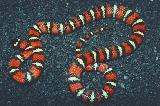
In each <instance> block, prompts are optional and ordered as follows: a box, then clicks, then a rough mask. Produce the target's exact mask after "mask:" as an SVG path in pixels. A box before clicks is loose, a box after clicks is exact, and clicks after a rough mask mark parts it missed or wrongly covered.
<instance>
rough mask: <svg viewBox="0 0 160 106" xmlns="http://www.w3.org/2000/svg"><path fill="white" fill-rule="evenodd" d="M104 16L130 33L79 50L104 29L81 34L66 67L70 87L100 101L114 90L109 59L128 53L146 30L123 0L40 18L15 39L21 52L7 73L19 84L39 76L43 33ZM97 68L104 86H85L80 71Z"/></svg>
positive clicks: (71, 28) (56, 33)
mask: <svg viewBox="0 0 160 106" xmlns="http://www.w3.org/2000/svg"><path fill="white" fill-rule="evenodd" d="M104 18H114V19H117V20H119V21H122V22H124V23H126V24H127V25H128V26H129V27H130V29H131V31H132V34H131V37H130V38H129V39H128V40H127V41H125V42H122V43H121V44H120V45H113V46H111V47H106V48H98V49H96V50H94V51H89V52H86V53H81V49H82V46H83V44H84V43H85V42H86V41H88V40H90V38H91V37H92V36H94V35H95V34H96V33H98V32H100V31H103V30H104V28H99V29H97V30H96V31H94V32H90V33H87V34H86V35H85V37H84V38H80V40H79V41H77V43H76V55H75V58H76V62H75V63H73V64H71V67H70V69H69V70H68V75H69V77H68V81H69V90H70V91H71V92H72V93H74V94H76V95H77V96H78V97H82V98H83V100H86V101H89V102H95V101H101V99H102V98H105V99H107V98H108V96H109V95H112V94H113V90H114V87H115V86H116V83H115V81H116V80H117V75H116V73H115V72H114V71H113V69H112V68H109V67H108V64H106V62H107V61H108V60H115V59H117V58H119V57H124V56H128V55H130V54H131V53H132V52H133V51H134V50H135V49H136V48H137V47H138V46H139V45H140V44H142V40H143V37H144V35H145V33H146V25H145V22H144V21H143V19H142V18H141V17H140V13H138V12H134V11H132V10H130V9H128V8H126V7H125V6H124V5H123V4H120V5H111V4H105V5H102V6H95V8H93V9H90V10H86V11H84V12H83V13H82V14H81V15H77V16H74V17H73V18H71V19H70V20H67V21H65V22H64V23H58V22H44V21H39V22H37V23H36V24H34V25H33V26H31V27H30V28H29V29H28V35H29V40H20V39H17V40H16V41H15V43H14V47H17V48H19V49H20V54H18V55H15V56H14V57H12V58H11V59H10V61H9V64H8V66H9V73H10V75H11V78H12V79H14V80H15V81H16V82H18V83H20V84H25V83H30V82H32V81H34V80H36V79H38V78H39V76H40V75H41V73H42V70H43V66H44V60H45V53H44V51H43V45H42V42H41V39H40V37H41V35H42V34H51V35H53V36H61V35H64V34H69V33H72V32H73V31H74V30H76V29H78V28H81V27H82V26H84V25H85V24H89V23H91V22H92V21H99V20H101V19H104ZM30 58H31V60H32V63H31V67H30V69H29V70H28V71H26V72H24V71H23V70H21V68H20V67H21V65H22V64H23V62H24V61H26V60H28V59H30ZM93 70H94V71H98V72H100V73H102V74H103V75H104V77H105V79H106V80H107V82H106V83H105V85H104V87H103V88H102V89H101V90H99V91H92V90H89V89H86V88H85V87H84V86H83V84H82V83H81V74H82V73H83V72H92V71H93Z"/></svg>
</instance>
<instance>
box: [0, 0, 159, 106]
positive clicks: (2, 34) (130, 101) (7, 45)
mask: <svg viewBox="0 0 160 106" xmlns="http://www.w3.org/2000/svg"><path fill="white" fill-rule="evenodd" d="M107 2H108V3H111V4H119V3H123V4H125V5H126V6H127V7H128V8H130V9H132V10H135V11H139V12H140V13H141V17H143V19H144V21H145V22H146V24H147V28H148V31H147V33H146V37H145V38H144V43H143V44H142V45H141V46H140V47H139V48H138V49H137V50H136V51H135V52H134V53H133V54H132V55H130V56H128V57H125V58H120V59H118V60H116V61H109V64H110V66H111V67H113V68H114V70H115V71H116V72H117V73H118V82H117V88H116V91H115V94H114V96H113V97H112V98H111V99H109V100H108V101H106V102H104V103H101V105H102V106H151V105H152V106H159V105H160V52H159V49H160V20H159V17H160V13H159V12H160V8H159V6H160V2H159V0H143V1H142V0H97V1H96V0H33V1H32V0H0V23H1V24H0V106H22V105H23V106H29V105H30V106H34V105H40V106H83V105H87V104H85V103H83V102H81V101H80V100H77V99H76V98H75V96H74V95H72V94H70V92H69V91H68V88H67V79H66V78H67V77H66V73H67V70H68V68H69V66H70V64H71V63H72V62H73V61H74V58H73V55H74V53H75V46H74V44H75V42H76V41H77V40H78V39H79V37H80V36H82V35H83V33H85V32H88V31H91V30H93V29H94V27H96V26H104V25H105V24H107V25H108V27H109V28H110V30H108V31H107V32H105V33H102V34H101V35H99V36H98V37H97V38H95V39H94V38H93V39H92V40H91V41H90V42H89V43H87V45H86V46H85V47H84V51H85V50H92V49H94V48H97V47H105V46H109V45H113V44H119V43H120V42H122V41H125V40H127V38H128V37H129V35H130V29H129V28H128V27H127V26H126V25H125V24H124V23H121V22H118V21H116V20H111V19H105V20H101V21H99V22H93V23H92V24H89V25H85V26H84V27H83V28H81V29H78V30H76V31H74V32H73V33H71V34H69V35H63V36H60V37H54V36H50V35H42V37H41V38H42V42H43V45H44V51H45V54H46V61H45V68H44V71H43V74H42V75H41V77H40V78H39V80H37V81H36V82H34V83H32V84H30V85H19V84H17V83H16V82H14V81H13V80H12V79H10V77H9V76H8V74H7V71H8V70H7V64H8V61H9V59H10V58H11V57H12V56H14V55H15V54H18V53H19V51H18V50H15V49H13V48H12V46H11V39H14V38H17V37H18V38H21V39H28V36H27V33H26V30H27V28H28V26H30V25H33V24H34V23H35V22H37V21H39V20H45V21H47V20H48V21H53V20H57V21H58V22H64V21H65V20H68V19H70V18H71V17H72V16H74V15H78V14H81V13H82V11H84V10H86V9H90V8H93V7H94V6H95V5H102V4H105V3H107ZM29 66H30V61H29V62H26V64H25V65H24V66H23V69H27V68H28V67H29ZM85 76H86V77H85V78H84V82H86V84H90V83H91V82H88V78H90V79H91V78H92V79H94V80H95V79H97V80H96V81H97V82H96V81H95V82H96V83H100V81H101V80H103V79H101V77H100V76H98V75H97V76H98V77H97V76H96V75H95V76H93V75H92V74H91V75H88V76H87V75H85ZM92 86H93V87H94V86H95V85H94V84H92ZM95 87H96V86H95Z"/></svg>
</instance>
